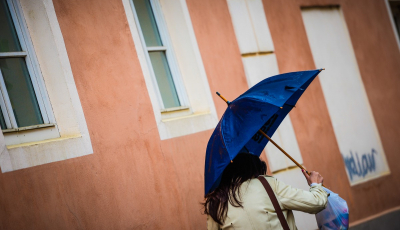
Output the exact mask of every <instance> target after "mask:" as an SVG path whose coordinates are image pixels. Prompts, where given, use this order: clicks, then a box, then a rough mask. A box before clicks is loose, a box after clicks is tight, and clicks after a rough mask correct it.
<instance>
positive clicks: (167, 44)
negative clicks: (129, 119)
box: [130, 0, 189, 112]
mask: <svg viewBox="0 0 400 230" xmlns="http://www.w3.org/2000/svg"><path fill="white" fill-rule="evenodd" d="M149 1H150V5H151V8H152V12H153V16H154V19H155V21H156V26H157V29H158V32H159V34H160V38H161V42H162V44H163V47H160V48H159V47H147V46H146V42H145V39H144V36H143V33H142V29H141V27H140V23H139V18H138V16H137V13H136V8H135V4H134V3H133V0H131V1H130V4H131V7H132V9H133V15H134V17H135V20H136V22H137V23H136V26H137V28H138V30H139V31H140V33H139V35H140V40H141V42H142V44H143V48H144V51H145V53H146V61H147V64H148V65H149V67H150V68H149V71H150V73H151V77H152V80H153V82H154V83H153V85H154V88H155V89H156V93H157V97H158V101H159V104H160V108H161V111H163V112H168V111H175V110H184V109H188V108H189V101H188V97H187V94H186V90H185V87H184V85H183V82H182V77H181V73H180V71H179V68H178V65H177V63H176V57H175V54H174V51H173V48H172V44H171V40H170V38H169V34H168V30H167V26H166V24H165V20H164V17H163V13H162V10H161V6H160V3H159V2H158V1H157V0H149ZM152 51H165V55H166V57H167V62H168V65H169V68H170V71H171V75H172V80H173V82H174V85H175V90H176V93H177V95H178V99H179V103H180V106H178V107H173V108H165V106H164V103H163V100H162V97H161V93H160V89H159V87H158V84H157V79H156V76H155V73H154V68H153V66H152V63H151V60H150V55H149V52H152Z"/></svg>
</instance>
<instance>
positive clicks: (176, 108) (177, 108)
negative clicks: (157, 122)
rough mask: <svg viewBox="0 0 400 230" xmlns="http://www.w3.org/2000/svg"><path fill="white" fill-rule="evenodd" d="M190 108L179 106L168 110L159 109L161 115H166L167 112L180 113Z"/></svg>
mask: <svg viewBox="0 0 400 230" xmlns="http://www.w3.org/2000/svg"><path fill="white" fill-rule="evenodd" d="M189 109H190V108H189V107H188V106H179V107H172V108H168V109H161V113H168V112H175V111H181V110H189Z"/></svg>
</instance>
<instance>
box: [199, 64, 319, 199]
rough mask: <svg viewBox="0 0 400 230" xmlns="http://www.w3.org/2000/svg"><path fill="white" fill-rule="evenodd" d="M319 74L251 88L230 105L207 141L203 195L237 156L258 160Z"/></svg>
mask: <svg viewBox="0 0 400 230" xmlns="http://www.w3.org/2000/svg"><path fill="white" fill-rule="evenodd" d="M320 71H321V69H320V70H309V71H301V72H293V73H286V74H280V75H276V76H273V77H270V78H267V79H264V80H263V81H261V82H259V83H258V84H257V85H255V86H253V87H252V88H250V89H249V90H247V91H246V92H245V93H244V94H242V95H240V96H239V97H238V98H236V99H235V100H234V101H232V102H228V108H227V109H226V111H225V113H224V115H223V116H222V118H221V120H220V121H219V123H218V125H217V127H216V128H215V130H214V132H213V134H212V135H211V138H210V140H209V141H208V145H207V151H206V161H205V171H204V188H205V195H207V194H208V193H210V192H212V191H214V190H215V188H217V187H218V185H219V183H220V181H221V176H222V173H223V171H224V169H225V168H226V166H227V165H228V164H229V163H230V162H231V161H232V160H233V159H234V158H235V157H236V155H237V154H238V153H240V152H247V153H251V154H254V155H257V156H260V154H261V152H262V150H263V149H264V147H265V145H266V144H267V143H268V139H267V138H264V136H263V135H261V134H260V133H259V132H258V130H262V131H263V132H264V133H266V134H267V135H268V136H272V135H273V134H274V132H275V130H276V129H277V128H278V126H279V124H280V123H281V122H282V120H283V119H284V118H285V117H286V115H287V114H288V113H289V112H290V111H291V110H292V108H293V107H294V106H295V105H296V102H297V101H298V100H299V98H300V96H301V95H302V94H303V92H304V90H305V89H306V88H307V87H308V86H309V85H310V83H311V82H312V81H313V80H314V78H315V77H316V76H317V75H318V74H319V73H320Z"/></svg>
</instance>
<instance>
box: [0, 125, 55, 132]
mask: <svg viewBox="0 0 400 230" xmlns="http://www.w3.org/2000/svg"><path fill="white" fill-rule="evenodd" d="M55 126H56V125H55V124H42V125H31V126H25V127H21V128H16V129H3V130H2V131H3V133H12V132H21V131H25V130H31V129H41V128H47V127H55Z"/></svg>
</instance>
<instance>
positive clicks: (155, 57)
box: [149, 51, 180, 108]
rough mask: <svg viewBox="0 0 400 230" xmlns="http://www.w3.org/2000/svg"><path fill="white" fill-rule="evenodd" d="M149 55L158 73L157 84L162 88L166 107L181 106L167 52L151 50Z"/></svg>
mask: <svg viewBox="0 0 400 230" xmlns="http://www.w3.org/2000/svg"><path fill="white" fill-rule="evenodd" d="M149 56H150V60H151V64H152V66H153V70H154V74H155V75H156V79H157V85H158V88H159V89H160V93H161V97H162V100H163V103H164V107H165V108H171V107H177V106H180V103H179V99H178V95H177V94H176V89H175V84H174V81H173V79H172V75H171V71H170V69H169V66H168V62H167V58H166V57H165V53H164V52H163V51H158V52H149Z"/></svg>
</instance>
